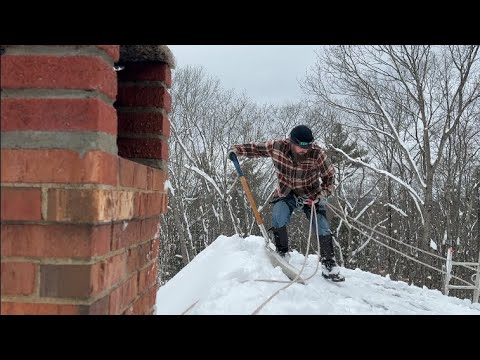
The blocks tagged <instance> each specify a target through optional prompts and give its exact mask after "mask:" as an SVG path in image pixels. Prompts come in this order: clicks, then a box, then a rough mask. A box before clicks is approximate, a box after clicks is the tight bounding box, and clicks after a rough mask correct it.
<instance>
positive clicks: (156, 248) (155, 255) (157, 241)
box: [152, 238, 160, 259]
mask: <svg viewBox="0 0 480 360" xmlns="http://www.w3.org/2000/svg"><path fill="white" fill-rule="evenodd" d="M152 251H153V258H154V259H157V258H158V252H159V251H160V239H158V238H157V239H155V240H153V244H152Z"/></svg>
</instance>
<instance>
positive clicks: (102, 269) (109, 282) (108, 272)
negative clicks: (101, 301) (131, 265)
mask: <svg viewBox="0 0 480 360" xmlns="http://www.w3.org/2000/svg"><path fill="white" fill-rule="evenodd" d="M126 275H127V255H126V254H125V253H122V254H119V255H115V256H111V257H109V258H108V259H106V260H103V261H101V262H98V263H96V264H93V265H92V271H91V288H92V293H94V294H97V293H98V292H100V291H104V290H109V289H111V288H112V287H114V286H115V285H117V284H118V283H119V282H121V281H123V279H124V278H125V276H126Z"/></svg>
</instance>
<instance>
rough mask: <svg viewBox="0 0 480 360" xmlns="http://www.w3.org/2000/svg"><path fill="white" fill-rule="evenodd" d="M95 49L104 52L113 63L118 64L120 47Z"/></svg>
mask: <svg viewBox="0 0 480 360" xmlns="http://www.w3.org/2000/svg"><path fill="white" fill-rule="evenodd" d="M97 47H98V48H100V49H102V50H103V51H105V52H106V53H107V54H108V55H109V56H110V57H111V58H112V60H113V62H118V60H119V59H120V45H97Z"/></svg>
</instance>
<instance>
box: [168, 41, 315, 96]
mask: <svg viewBox="0 0 480 360" xmlns="http://www.w3.org/2000/svg"><path fill="white" fill-rule="evenodd" d="M168 47H169V48H170V50H171V51H172V52H173V55H174V56H175V59H176V61H177V69H178V68H181V67H184V66H187V65H201V66H204V67H205V69H206V72H207V73H208V74H209V75H212V76H214V77H216V78H218V79H219V80H220V81H221V83H222V86H223V87H224V88H226V89H235V91H236V92H237V93H239V94H240V93H242V92H244V91H245V92H246V94H247V95H248V96H249V97H251V98H252V99H254V100H256V101H258V102H259V103H263V102H268V103H272V104H284V103H286V102H296V101H298V100H300V98H301V97H302V93H301V90H300V86H299V84H298V80H301V79H302V78H303V77H304V76H305V72H306V70H307V69H308V68H309V67H311V66H313V65H314V64H315V60H316V55H315V50H318V49H320V48H321V45H168ZM174 75H175V72H174Z"/></svg>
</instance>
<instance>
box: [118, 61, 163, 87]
mask: <svg viewBox="0 0 480 360" xmlns="http://www.w3.org/2000/svg"><path fill="white" fill-rule="evenodd" d="M118 80H119V81H161V82H163V83H164V84H165V86H166V87H167V88H170V87H171V86H172V72H171V70H170V67H169V66H168V65H167V64H166V63H153V62H152V63H128V64H126V66H125V69H123V70H122V71H120V72H119V73H118Z"/></svg>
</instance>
